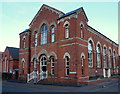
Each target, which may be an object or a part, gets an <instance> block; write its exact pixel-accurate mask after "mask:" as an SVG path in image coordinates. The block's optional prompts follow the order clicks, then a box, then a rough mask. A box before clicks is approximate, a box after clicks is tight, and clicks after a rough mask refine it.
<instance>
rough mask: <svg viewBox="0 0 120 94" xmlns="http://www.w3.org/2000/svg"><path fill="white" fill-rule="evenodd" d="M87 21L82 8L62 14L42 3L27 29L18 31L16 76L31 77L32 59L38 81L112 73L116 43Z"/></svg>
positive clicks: (72, 79)
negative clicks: (17, 71)
mask: <svg viewBox="0 0 120 94" xmlns="http://www.w3.org/2000/svg"><path fill="white" fill-rule="evenodd" d="M87 22H88V18H87V16H86V14H85V11H84V9H83V8H82V7H81V8H79V9H76V10H74V11H71V12H68V13H66V14H64V13H63V12H61V11H59V10H57V9H55V8H52V7H50V6H48V5H45V4H43V5H42V7H41V8H40V10H39V11H38V13H37V14H36V16H35V17H34V18H33V20H32V21H31V23H30V24H29V26H30V28H29V29H26V30H25V31H23V32H21V33H20V34H19V35H20V56H19V79H24V80H27V78H28V82H29V81H30V80H31V79H33V78H34V76H33V73H34V66H35V65H34V62H35V61H37V77H38V81H41V80H45V79H46V80H47V81H53V82H63V83H64V82H65V83H75V84H77V83H78V82H79V81H84V80H88V79H90V78H92V77H111V76H112V75H116V74H117V73H118V68H117V66H118V62H117V59H118V44H116V43H115V42H113V41H112V40H111V39H109V38H107V37H106V36H105V35H103V34H101V33H100V32H98V31H97V30H95V29H94V28H92V27H91V26H89V25H88V24H87ZM35 53H36V54H35ZM36 59H37V60H36Z"/></svg>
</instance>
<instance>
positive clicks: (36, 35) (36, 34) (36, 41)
mask: <svg viewBox="0 0 120 94" xmlns="http://www.w3.org/2000/svg"><path fill="white" fill-rule="evenodd" d="M37 45H38V33H37V32H36V33H35V46H37Z"/></svg>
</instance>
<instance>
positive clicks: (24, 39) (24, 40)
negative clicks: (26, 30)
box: [23, 37, 26, 48]
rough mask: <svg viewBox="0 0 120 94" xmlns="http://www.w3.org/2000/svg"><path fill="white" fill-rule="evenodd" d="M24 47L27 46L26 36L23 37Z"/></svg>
mask: <svg viewBox="0 0 120 94" xmlns="http://www.w3.org/2000/svg"><path fill="white" fill-rule="evenodd" d="M23 48H26V38H25V37H24V38H23Z"/></svg>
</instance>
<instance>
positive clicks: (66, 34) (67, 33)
mask: <svg viewBox="0 0 120 94" xmlns="http://www.w3.org/2000/svg"><path fill="white" fill-rule="evenodd" d="M68 28H69V26H68V24H66V25H65V38H69V29H68Z"/></svg>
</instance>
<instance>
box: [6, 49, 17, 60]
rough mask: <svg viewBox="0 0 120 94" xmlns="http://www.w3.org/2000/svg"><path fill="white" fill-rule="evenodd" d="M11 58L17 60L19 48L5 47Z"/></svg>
mask: <svg viewBox="0 0 120 94" xmlns="http://www.w3.org/2000/svg"><path fill="white" fill-rule="evenodd" d="M7 49H8V50H9V53H10V55H11V57H12V59H13V60H19V48H15V47H7Z"/></svg>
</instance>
